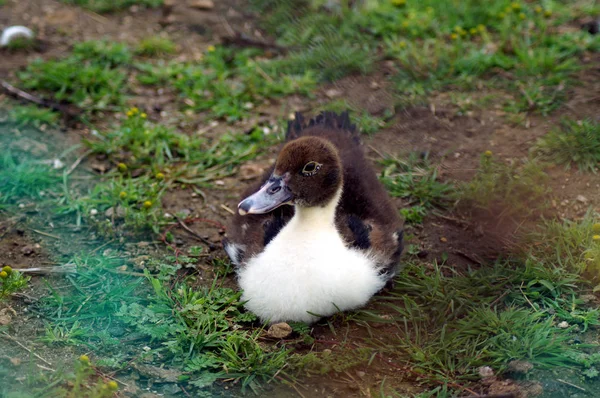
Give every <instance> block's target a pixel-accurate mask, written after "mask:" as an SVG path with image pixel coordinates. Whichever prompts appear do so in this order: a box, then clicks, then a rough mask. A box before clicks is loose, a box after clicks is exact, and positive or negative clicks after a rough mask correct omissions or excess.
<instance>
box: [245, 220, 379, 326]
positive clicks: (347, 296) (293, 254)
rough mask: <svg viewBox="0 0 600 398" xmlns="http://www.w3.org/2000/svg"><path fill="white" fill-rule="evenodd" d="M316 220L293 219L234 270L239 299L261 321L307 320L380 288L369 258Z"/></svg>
mask: <svg viewBox="0 0 600 398" xmlns="http://www.w3.org/2000/svg"><path fill="white" fill-rule="evenodd" d="M316 220H317V224H321V225H315V222H312V223H307V222H303V223H301V222H298V220H297V219H296V217H294V218H293V219H292V220H290V222H289V223H288V225H286V226H285V227H284V228H283V229H282V230H281V231H280V233H279V234H278V235H277V236H276V237H275V238H274V239H273V241H271V243H270V244H269V245H268V246H267V247H266V248H265V250H264V251H263V252H262V253H260V254H258V255H257V256H255V257H254V258H252V259H250V260H249V261H248V263H247V264H246V265H245V266H244V267H243V268H242V269H241V270H240V271H239V284H240V287H241V288H242V289H243V294H242V300H243V301H247V303H246V304H245V306H246V308H247V309H248V310H250V311H252V312H253V313H255V314H256V315H258V316H259V317H260V318H261V320H263V321H270V322H280V321H302V322H307V323H311V322H314V321H316V320H318V319H319V318H320V317H321V316H329V315H333V314H334V313H336V312H338V311H339V310H341V311H345V310H350V309H355V308H358V307H361V306H363V305H365V304H366V303H367V301H368V300H369V299H370V298H371V297H372V296H373V295H374V294H375V293H377V292H378V291H379V290H380V289H381V288H382V287H383V286H384V284H385V278H384V277H382V276H380V275H379V273H378V269H377V268H376V266H375V264H376V260H375V259H374V258H371V257H370V256H369V255H366V254H364V253H362V252H360V251H357V250H354V249H349V248H347V247H346V246H345V244H344V242H343V241H342V238H341V237H340V235H339V233H338V231H337V230H336V229H335V226H333V223H329V222H319V221H318V219H316ZM313 221H314V220H313ZM311 224H312V225H311ZM312 314H315V315H312Z"/></svg>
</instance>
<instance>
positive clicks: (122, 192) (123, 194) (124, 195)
mask: <svg viewBox="0 0 600 398" xmlns="http://www.w3.org/2000/svg"><path fill="white" fill-rule="evenodd" d="M126 197H127V192H125V191H121V193H120V194H119V198H121V199H125V198H126Z"/></svg>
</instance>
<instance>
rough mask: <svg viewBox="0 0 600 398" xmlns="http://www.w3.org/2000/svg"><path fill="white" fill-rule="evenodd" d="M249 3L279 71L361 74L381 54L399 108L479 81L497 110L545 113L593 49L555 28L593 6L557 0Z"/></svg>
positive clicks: (327, 76) (328, 76)
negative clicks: (277, 55) (495, 93)
mask: <svg viewBox="0 0 600 398" xmlns="http://www.w3.org/2000/svg"><path fill="white" fill-rule="evenodd" d="M252 4H253V6H254V8H255V10H257V12H258V13H260V15H261V17H262V20H263V23H264V25H265V26H266V28H267V29H268V30H269V32H270V33H272V34H273V35H274V36H275V37H277V38H278V40H279V42H280V43H281V44H282V45H285V46H288V47H290V48H291V49H292V51H291V55H290V57H289V58H288V59H285V60H282V62H281V67H282V68H287V69H288V70H314V71H315V73H316V75H317V76H318V77H319V78H320V79H322V80H334V79H338V78H340V77H342V76H346V75H349V74H353V73H366V72H368V71H369V69H370V68H371V66H372V65H373V63H376V62H377V61H378V60H381V59H382V56H381V54H382V53H383V57H385V58H387V59H389V60H392V61H393V62H394V65H395V68H396V71H397V73H396V74H395V77H394V80H395V82H396V91H397V92H398V94H400V96H401V97H400V98H399V102H400V104H404V105H414V104H421V103H424V102H426V99H427V96H428V95H429V94H431V93H432V92H434V91H438V90H444V89H448V88H453V89H458V90H467V91H473V90H475V89H476V88H477V87H481V86H482V85H483V86H486V87H489V88H494V89H500V90H502V91H505V92H507V93H509V94H511V95H512V99H511V100H509V101H508V102H507V103H506V104H505V105H506V109H507V110H509V111H510V112H515V113H520V112H536V113H541V114H543V115H546V114H548V113H549V112H552V111H553V110H555V109H557V107H559V106H560V104H561V103H562V102H564V100H565V98H566V95H567V90H568V88H569V87H570V86H571V85H572V84H573V83H574V81H573V77H574V75H575V73H576V72H577V71H578V70H579V68H580V67H579V65H578V63H577V60H576V57H578V56H580V55H581V54H583V53H585V52H586V51H597V50H598V43H597V41H595V40H593V38H592V37H591V36H589V35H586V34H585V33H583V32H579V33H573V32H564V33H563V32H559V31H557V29H556V26H557V25H559V24H561V23H564V22H565V19H566V18H574V17H575V16H576V15H589V14H586V13H589V12H592V13H594V12H596V13H597V12H598V9H597V7H596V6H591V7H587V8H586V7H585V6H584V7H581V6H579V4H578V7H572V8H570V9H569V8H568V7H567V6H565V5H564V4H562V3H560V2H557V1H548V2H545V3H544V4H543V7H542V6H540V5H534V4H528V3H522V2H511V1H509V0H498V1H494V2H493V3H490V4H487V3H486V4H485V5H484V4H483V3H481V2H477V1H473V0H471V1H465V2H462V3H461V4H460V5H458V6H457V5H453V6H449V5H448V4H446V3H444V2H437V1H422V2H405V3H402V4H400V3H398V4H394V3H393V2H389V1H373V2H357V3H355V4H353V5H350V4H349V3H343V4H340V5H339V6H337V7H335V6H330V7H324V6H323V2H319V1H302V2H296V3H295V4H294V6H292V5H291V4H290V3H289V2H286V1H278V0H254V1H253V2H252ZM590 8H591V9H590ZM357 43H360V44H357ZM381 43H383V44H381ZM365 60H366V62H365Z"/></svg>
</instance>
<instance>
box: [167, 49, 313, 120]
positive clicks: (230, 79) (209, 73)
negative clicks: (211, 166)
mask: <svg viewBox="0 0 600 398" xmlns="http://www.w3.org/2000/svg"><path fill="white" fill-rule="evenodd" d="M258 55H260V52H259V51H256V50H241V51H240V50H232V49H228V48H225V47H216V48H214V47H213V48H210V49H209V51H208V52H207V54H206V55H205V57H204V58H203V59H202V61H200V62H199V63H197V64H191V65H187V66H186V67H185V68H183V69H182V70H181V71H180V73H179V74H178V75H177V77H176V78H175V79H174V80H173V82H172V85H173V87H175V89H177V91H178V92H179V93H180V95H181V96H182V97H183V98H185V99H186V102H185V103H186V104H187V105H188V107H189V108H191V109H194V110H198V111H210V113H211V114H212V115H213V116H214V117H217V118H224V119H226V120H228V121H236V120H239V119H241V118H243V117H246V116H247V115H248V114H249V113H250V112H251V111H252V109H254V108H255V107H257V106H258V105H260V104H261V102H262V101H264V100H265V99H266V98H277V97H281V96H284V95H288V94H294V93H298V94H308V93H310V92H311V90H312V89H313V88H314V86H315V79H314V77H313V75H312V73H311V72H310V71H300V72H298V73H287V74H284V73H279V72H278V71H277V70H275V69H274V68H273V64H272V63H269V62H260V61H257V60H255V58H256V57H257V56H258Z"/></svg>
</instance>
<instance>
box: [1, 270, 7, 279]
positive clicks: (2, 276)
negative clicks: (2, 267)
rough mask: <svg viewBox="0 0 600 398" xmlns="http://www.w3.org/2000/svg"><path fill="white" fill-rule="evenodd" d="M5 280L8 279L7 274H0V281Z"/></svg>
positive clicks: (3, 272)
mask: <svg viewBox="0 0 600 398" xmlns="http://www.w3.org/2000/svg"><path fill="white" fill-rule="evenodd" d="M6 278H8V272H6V271H2V272H0V279H6Z"/></svg>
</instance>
